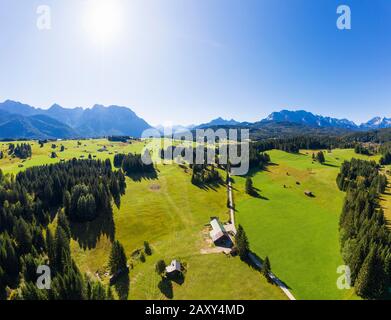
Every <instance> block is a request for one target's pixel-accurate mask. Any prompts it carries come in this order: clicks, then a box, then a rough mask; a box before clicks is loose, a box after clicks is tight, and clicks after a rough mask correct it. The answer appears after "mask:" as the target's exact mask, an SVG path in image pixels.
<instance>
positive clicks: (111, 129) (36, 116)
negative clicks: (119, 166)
mask: <svg viewBox="0 0 391 320" xmlns="http://www.w3.org/2000/svg"><path fill="white" fill-rule="evenodd" d="M149 128H151V126H150V125H149V124H148V123H147V122H146V121H145V120H143V119H141V118H140V117H138V116H137V115H136V114H135V113H134V112H133V111H132V110H131V109H129V108H126V107H120V106H108V107H104V106H102V105H95V106H93V107H92V108H90V109H83V108H73V109H68V108H63V107H61V106H59V105H58V104H54V105H53V106H52V107H51V108H49V109H47V110H46V109H40V108H34V107H32V106H30V105H27V104H22V103H20V102H15V101H11V100H7V101H5V102H3V103H0V138H3V139H4V138H7V139H50V138H60V139H66V138H78V137H86V138H89V137H102V136H111V135H123V136H133V137H140V136H141V134H142V132H143V131H144V130H146V129H149Z"/></svg>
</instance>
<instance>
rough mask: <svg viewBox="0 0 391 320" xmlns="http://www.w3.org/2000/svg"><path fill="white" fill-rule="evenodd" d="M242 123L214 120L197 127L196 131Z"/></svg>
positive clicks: (220, 119) (232, 120)
mask: <svg viewBox="0 0 391 320" xmlns="http://www.w3.org/2000/svg"><path fill="white" fill-rule="evenodd" d="M239 124H240V122H238V121H235V120H234V119H231V120H225V119H223V118H221V117H220V118H217V119H214V120H212V121H210V122H208V123H203V124H200V125H198V126H196V127H195V128H196V129H204V128H210V127H215V126H236V125H239Z"/></svg>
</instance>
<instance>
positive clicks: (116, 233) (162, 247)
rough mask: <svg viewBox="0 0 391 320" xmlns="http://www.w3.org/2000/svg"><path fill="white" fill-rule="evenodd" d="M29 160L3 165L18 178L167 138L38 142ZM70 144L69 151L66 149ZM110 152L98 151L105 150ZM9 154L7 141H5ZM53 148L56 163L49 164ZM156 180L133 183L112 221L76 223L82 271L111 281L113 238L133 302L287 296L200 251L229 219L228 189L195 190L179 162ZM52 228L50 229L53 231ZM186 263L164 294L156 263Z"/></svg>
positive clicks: (243, 268)
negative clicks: (213, 225) (146, 248)
mask: <svg viewBox="0 0 391 320" xmlns="http://www.w3.org/2000/svg"><path fill="white" fill-rule="evenodd" d="M29 143H31V144H32V147H33V156H32V158H31V159H27V160H25V161H22V160H20V159H17V158H11V157H9V156H7V157H6V158H5V159H2V160H0V167H1V169H2V170H3V171H4V172H5V173H13V174H16V173H17V172H18V171H20V170H24V169H25V168H28V167H31V166H36V165H42V164H48V163H55V162H58V161H60V159H65V160H67V159H72V158H74V157H76V158H85V159H86V158H88V155H89V154H91V155H92V156H95V157H94V158H96V159H107V158H110V159H112V158H113V157H114V154H115V153H117V152H118V153H127V152H137V153H139V152H141V150H142V149H143V147H144V146H145V144H146V143H152V144H153V145H159V146H160V143H161V141H159V140H150V141H147V142H134V143H132V144H125V143H119V142H109V141H107V140H105V139H100V140H81V141H80V143H81V144H80V145H79V144H78V142H77V141H58V142H55V144H56V146H57V147H56V148H55V149H52V147H51V144H52V143H48V144H45V145H44V147H43V148H40V146H39V145H38V144H37V143H36V142H29ZM61 145H64V147H65V151H64V152H60V146H61ZM104 147H105V150H104V151H102V152H99V151H98V150H99V149H102V148H104ZM0 148H2V150H4V151H6V150H7V144H6V143H4V144H0ZM52 151H55V152H56V153H57V155H58V158H56V159H51V158H50V154H51V152H52ZM157 169H158V172H157V173H158V174H157V178H155V179H141V180H132V179H130V178H127V189H126V194H125V195H124V196H123V197H122V198H121V206H120V208H119V209H118V208H115V209H114V221H101V220H99V219H98V220H96V221H94V222H92V223H90V224H80V225H76V224H73V225H72V228H71V229H72V234H73V239H72V240H71V250H72V256H73V257H74V259H75V261H76V262H77V264H78V266H79V268H80V269H81V270H82V271H83V272H86V273H88V274H90V275H92V276H97V277H99V278H101V279H102V280H103V281H104V282H106V283H107V282H108V276H107V274H106V271H107V262H108V256H109V253H110V249H111V243H112V240H113V239H114V238H115V239H118V240H119V241H120V242H121V243H122V244H123V245H124V247H125V250H126V253H127V256H128V258H129V263H130V264H131V265H133V268H132V269H131V271H130V274H129V279H130V281H127V279H125V281H122V280H121V283H122V288H121V291H128V299H286V296H285V295H284V294H283V292H282V291H281V290H280V289H279V288H278V287H276V286H273V285H270V284H269V283H267V282H266V280H265V279H264V278H263V277H262V276H261V275H260V273H259V272H257V271H255V270H254V269H252V268H251V267H249V266H248V265H247V264H245V263H244V262H242V261H241V260H240V259H239V258H232V257H227V256H225V255H224V254H222V253H220V254H207V255H206V254H201V249H207V248H210V246H211V245H210V244H209V243H208V242H207V241H206V240H205V239H207V238H208V236H207V235H208V233H207V230H206V225H207V224H208V223H209V221H210V218H211V217H214V216H218V217H220V219H221V221H223V222H224V221H227V220H228V210H227V208H226V187H225V186H224V185H221V186H219V187H216V188H213V189H212V188H210V189H200V188H198V187H195V186H193V185H192V184H191V183H190V181H191V173H190V170H189V169H188V168H185V167H183V166H182V167H181V166H179V165H178V164H173V165H158V167H157ZM54 226H55V221H54V224H53V225H52V226H51V227H52V228H54ZM144 241H148V242H149V243H150V244H151V247H152V250H153V254H152V255H151V256H147V257H146V261H145V262H144V263H143V262H141V261H140V259H139V258H138V257H137V255H136V253H135V252H137V250H138V249H141V248H142V247H143V243H144ZM175 258H176V259H180V260H181V262H183V263H184V265H185V267H186V274H185V280H184V282H183V283H175V282H173V283H172V284H171V286H164V288H163V289H162V290H161V289H159V282H160V280H161V279H160V277H159V276H158V275H157V274H156V273H155V263H156V262H157V261H158V260H159V259H164V260H165V261H166V263H170V262H171V260H172V259H175Z"/></svg>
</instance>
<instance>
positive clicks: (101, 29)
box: [85, 0, 122, 45]
mask: <svg viewBox="0 0 391 320" xmlns="http://www.w3.org/2000/svg"><path fill="white" fill-rule="evenodd" d="M121 23H122V17H121V8H120V3H119V1H117V0H93V1H90V2H89V3H88V7H87V12H86V18H85V29H86V31H87V33H88V35H89V37H90V38H91V40H92V41H93V42H95V43H96V44H100V45H106V44H108V43H109V42H111V41H113V40H114V38H115V37H116V36H117V35H118V33H119V32H120V31H121Z"/></svg>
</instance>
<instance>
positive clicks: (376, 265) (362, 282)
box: [337, 159, 391, 299]
mask: <svg viewBox="0 0 391 320" xmlns="http://www.w3.org/2000/svg"><path fill="white" fill-rule="evenodd" d="M337 184H338V186H339V188H340V189H341V190H344V191H347V194H346V198H345V203H344V207H343V211H342V215H341V218H340V235H341V248H342V256H343V259H344V261H345V263H346V264H347V265H348V266H349V267H350V270H351V281H352V285H354V287H355V290H356V293H357V294H358V295H359V296H361V297H363V298H367V299H376V298H381V297H383V296H384V294H385V293H386V289H387V288H388V287H389V286H390V285H391V233H390V232H389V230H388V228H387V225H386V220H385V217H384V212H383V210H382V209H381V208H380V207H379V203H378V198H379V195H380V193H382V192H384V190H385V185H386V184H387V179H386V177H385V176H383V175H382V174H381V173H380V171H379V166H378V165H377V164H376V163H375V162H368V161H362V160H356V159H353V160H352V161H351V162H345V163H344V164H343V165H342V167H341V172H340V174H339V175H338V178H337Z"/></svg>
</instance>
